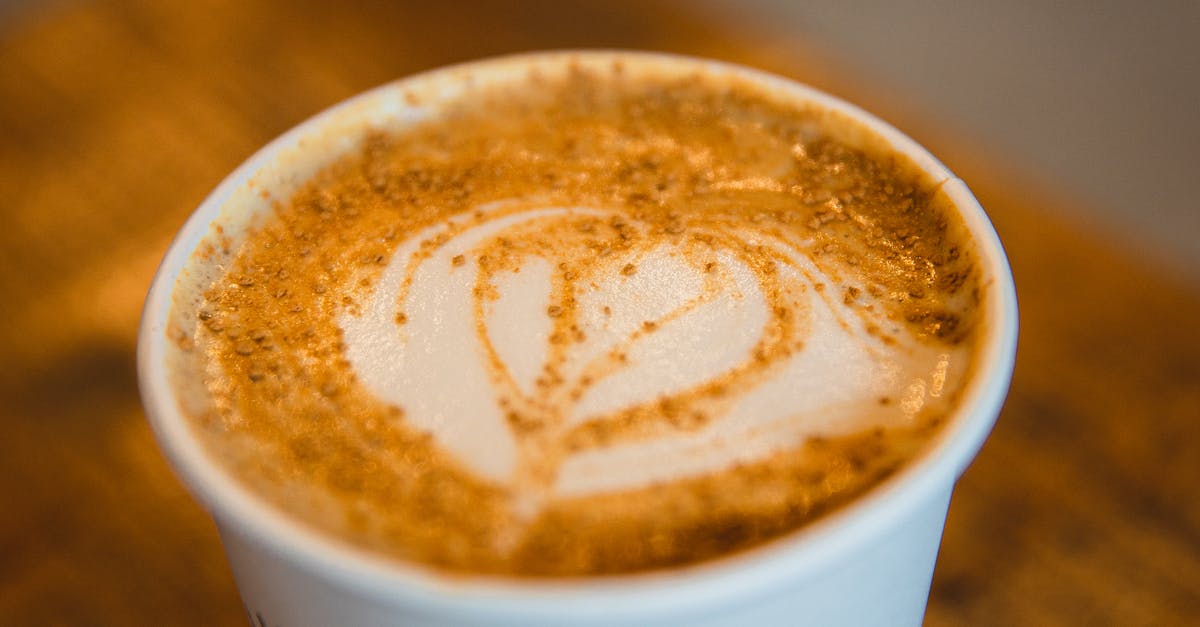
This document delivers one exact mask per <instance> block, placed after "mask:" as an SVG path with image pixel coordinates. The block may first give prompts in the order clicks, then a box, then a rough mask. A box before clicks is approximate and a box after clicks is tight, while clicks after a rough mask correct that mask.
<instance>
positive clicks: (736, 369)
mask: <svg viewBox="0 0 1200 627" xmlns="http://www.w3.org/2000/svg"><path fill="white" fill-rule="evenodd" d="M510 69H511V68H510ZM528 70H529V71H528V72H525V71H521V72H509V73H503V72H498V73H497V74H496V75H495V76H486V75H485V76H478V77H476V76H465V75H464V76H454V78H453V81H452V83H453V84H452V85H449V86H448V85H447V84H443V83H439V82H437V80H433V79H430V80H431V82H429V83H422V82H421V81H416V82H415V83H413V84H412V85H411V86H410V88H408V89H407V90H401V89H399V88H397V89H394V90H392V91H391V92H389V93H388V94H387V95H386V96H385V97H383V98H382V100H380V101H378V102H377V103H376V104H375V105H373V107H374V108H373V109H372V110H371V112H370V115H367V116H366V119H369V120H371V121H372V123H374V124H376V125H377V128H356V130H355V132H354V133H352V134H350V135H346V136H338V137H336V138H322V137H318V136H313V137H308V138H306V141H310V142H311V143H310V144H304V143H303V142H302V143H301V145H300V147H299V148H297V150H298V151H299V152H301V153H304V152H305V151H316V152H321V151H323V150H328V151H329V153H330V155H329V158H327V159H324V160H323V161H322V162H321V164H320V167H315V168H308V166H305V167H306V168H307V169H305V168H300V167H298V166H297V167H295V168H287V171H288V172H296V171H302V172H311V174H305V175H304V176H303V177H301V178H300V179H299V180H295V181H292V180H290V179H287V178H286V177H281V179H280V180H275V179H272V178H271V177H269V176H263V177H260V178H259V179H255V180H253V181H252V185H259V186H260V187H256V188H252V189H251V190H249V192H248V195H250V196H253V197H254V198H255V199H256V200H255V202H256V203H257V202H258V201H259V200H261V201H262V202H261V207H258V208H257V209H255V211H253V212H251V211H243V212H240V213H239V212H237V211H233V210H231V211H230V212H229V215H230V216H232V217H231V218H229V220H228V221H227V222H226V223H218V224H217V225H216V226H215V228H214V230H213V233H212V236H211V237H210V238H209V239H208V240H207V241H205V242H203V243H202V244H201V245H200V246H199V247H198V248H197V253H196V256H195V258H194V261H193V265H194V270H195V271H194V272H192V273H186V272H185V273H184V275H185V279H181V281H180V285H179V286H178V287H177V289H176V295H175V307H176V311H175V313H174V314H173V316H174V324H173V326H172V327H171V330H170V333H171V337H172V338H173V339H174V341H175V342H176V345H177V347H178V353H179V355H180V357H179V359H178V363H177V364H175V365H174V366H173V368H174V372H173V375H174V384H175V386H176V388H177V392H178V396H179V397H180V398H181V399H183V404H184V406H185V407H184V409H185V412H186V413H187V414H188V415H189V418H190V420H191V424H192V426H193V427H194V428H195V431H196V435H197V437H198V438H199V439H200V440H201V441H202V442H203V443H204V445H205V446H206V448H207V449H208V451H209V452H211V455H212V457H213V458H214V459H216V460H219V462H220V463H221V464H222V465H223V467H224V468H226V469H227V470H228V471H229V473H230V474H231V475H233V476H235V477H236V478H237V480H238V481H239V482H240V483H241V484H242V485H244V486H245V487H246V488H247V489H249V490H251V491H252V492H253V493H254V494H255V495H257V496H258V497H259V498H261V499H263V500H265V501H267V502H268V503H270V504H271V505H273V506H274V507H276V508H278V509H279V510H281V511H283V512H286V513H287V514H288V515H290V516H292V517H293V518H294V519H296V520H299V521H302V522H303V524H306V525H309V526H311V527H314V528H316V529H319V530H321V531H322V532H323V533H326V534H328V535H329V536H331V537H335V538H338V539H340V540H342V541H344V542H347V543H350V544H353V545H355V546H357V547H360V548H363V549H365V550H369V551H373V552H376V553H379V554H382V555H386V556H389V557H392V558H395V559H398V560H402V561H405V562H411V563H417V564H420V565H423V566H425V567H431V568H436V569H444V570H450V571H455V572H460V573H476V574H478V573H486V574H506V575H515V576H552V575H553V576H559V575H561V576H584V575H596V574H607V573H622V572H631V571H639V570H646V569H659V568H668V567H673V566H678V565H687V564H692V563H695V562H699V561H702V560H706V559H711V558H716V557H719V556H722V555H726V554H729V553H731V552H734V551H738V550H742V549H746V548H750V547H754V546H757V545H760V544H762V543H764V542H768V541H770V540H772V539H774V538H778V537H780V536H782V535H784V534H787V533H790V532H793V531H796V530H798V529H801V528H803V527H804V526H805V525H807V524H809V523H810V522H812V521H813V520H816V519H818V518H820V517H821V516H823V515H825V514H826V513H828V512H830V511H832V510H834V509H836V508H838V507H841V506H842V505H844V504H845V503H847V502H849V501H851V500H853V499H855V498H857V497H858V496H860V495H862V494H864V493H865V492H868V491H869V490H871V489H872V488H873V487H874V486H876V485H878V484H879V483H880V482H881V481H884V480H886V479H887V478H888V477H889V476H890V475H892V474H893V473H895V472H896V471H897V470H898V469H900V468H902V467H903V466H904V464H906V463H908V462H909V461H910V460H912V459H913V458H914V457H916V456H918V455H920V454H921V452H922V450H924V448H925V447H926V446H927V445H928V443H929V441H930V440H931V439H932V438H934V437H936V436H937V434H938V433H939V430H940V428H941V426H942V424H943V423H944V422H946V420H947V419H948V418H949V417H950V416H951V415H952V414H953V412H954V410H955V406H956V403H957V402H958V397H959V395H960V392H961V390H962V389H963V387H964V385H965V383H966V381H967V380H968V379H969V377H970V376H971V372H972V363H971V362H972V359H973V358H974V351H975V346H976V343H977V342H976V336H977V335H978V334H979V333H978V332H977V330H976V327H977V326H979V323H978V317H979V314H978V312H979V310H980V306H981V299H982V296H981V294H982V292H983V290H982V289H981V285H980V283H981V280H980V276H979V275H980V273H979V271H978V269H977V267H976V261H975V253H974V246H973V243H972V241H971V240H970V238H969V236H968V235H967V232H966V229H965V227H964V226H963V225H962V222H961V219H960V218H959V216H958V215H957V214H956V213H955V210H954V207H953V206H951V204H950V203H949V202H948V201H947V200H946V198H945V197H944V196H943V194H942V193H941V192H940V186H941V184H942V183H943V181H932V180H929V179H928V178H927V177H926V176H925V175H924V174H923V173H922V172H921V171H920V170H919V169H918V168H917V167H916V166H914V165H913V164H911V163H909V162H908V161H907V159H906V158H904V157H902V156H901V155H899V154H898V153H896V152H895V151H893V150H892V149H891V148H890V146H888V145H887V144H886V142H883V141H882V140H880V139H878V138H876V137H875V136H874V135H873V134H872V133H871V132H869V131H868V130H866V129H864V128H862V127H860V126H857V125H856V123H855V122H853V121H851V120H848V119H844V118H841V117H839V116H838V115H837V114H834V113H832V112H830V111H826V110H824V109H822V108H820V107H818V106H816V105H811V106H809V105H798V104H796V103H795V99H794V98H793V99H792V100H789V99H787V98H782V99H780V98H776V97H775V95H774V94H773V93H772V91H771V89H769V85H765V84H760V83H759V82H755V81H751V80H748V79H744V78H739V77H737V76H731V75H725V74H721V73H720V72H715V73H712V74H711V75H709V74H707V73H705V72H703V71H700V68H692V69H687V68H684V67H679V68H674V69H670V67H669V64H668V65H664V66H663V67H662V68H658V69H655V68H654V67H653V66H652V64H647V65H646V66H645V67H642V66H640V65H639V66H635V67H626V66H625V65H624V64H622V63H621V62H619V61H617V62H612V60H611V59H610V58H608V57H605V56H603V55H600V56H591V57H589V56H586V55H585V56H584V57H581V58H580V60H579V61H578V62H575V61H568V60H566V59H565V58H559V59H558V60H550V61H546V62H545V63H544V64H534V66H532V67H530V68H528ZM441 76H442V79H438V80H443V79H444V80H450V79H446V78H445V77H446V76H447V75H441ZM451 76H453V75H451ZM485 78H486V79H487V80H484V79H485ZM260 179H261V180H260ZM226 227H228V232H227V231H226V230H225V228H226ZM188 281H190V282H191V283H188Z"/></svg>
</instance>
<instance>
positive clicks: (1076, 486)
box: [0, 0, 1200, 625]
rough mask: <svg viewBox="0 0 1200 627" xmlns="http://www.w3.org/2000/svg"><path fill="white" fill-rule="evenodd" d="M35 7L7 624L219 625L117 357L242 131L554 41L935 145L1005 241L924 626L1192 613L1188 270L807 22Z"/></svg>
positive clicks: (582, 13)
mask: <svg viewBox="0 0 1200 627" xmlns="http://www.w3.org/2000/svg"><path fill="white" fill-rule="evenodd" d="M428 5H429V6H426V3H417V2H394V3H382V2H381V3H375V2H366V1H362V2H358V1H354V2H344V3H317V2H296V3H287V2H282V1H272V0H264V1H261V2H234V1H222V0H213V1H193V2H152V1H151V0H143V1H130V2H85V1H76V2H64V1H59V2H44V3H31V4H29V5H26V6H18V8H16V9H10V10H9V11H10V15H9V18H8V20H7V21H6V22H4V23H0V192H2V194H0V320H3V323H2V324H0V355H2V357H3V359H2V360H0V512H2V513H0V624H2V625H32V624H63V625H92V624H103V625H139V624H156V625H162V624H180V625H237V624H243V621H244V618H243V615H242V613H241V609H240V606H239V601H238V597H237V593H236V591H235V590H234V587H233V582H232V580H231V578H230V575H229V572H228V568H227V566H226V565H225V562H224V558H223V556H222V554H221V549H220V547H219V545H218V542H217V538H216V535H215V533H214V530H213V528H212V525H211V523H210V522H209V520H208V519H207V518H206V516H205V515H204V513H203V512H202V511H201V510H200V509H199V508H198V507H197V506H196V505H195V504H194V503H193V502H192V501H191V499H190V498H189V497H188V496H187V494H186V493H185V492H184V491H183V488H182V487H181V486H180V485H179V484H178V482H177V481H176V480H175V478H174V476H173V475H172V474H171V471H170V470H169V469H168V468H167V466H166V464H165V462H164V461H163V459H162V458H161V456H160V455H159V453H158V452H157V450H156V449H155V446H154V443H153V441H152V439H151V436H150V432H149V429H148V427H147V425H146V423H145V421H144V418H143V416H142V412H141V408H140V405H139V401H138V397H137V390H136V384H135V377H134V365H133V363H134V333H135V328H136V323H137V319H138V315H139V309H140V306H141V302H142V298H143V295H144V293H145V289H146V287H147V285H148V283H149V281H150V277H151V274H152V273H153V271H154V268H155V265H156V264H157V262H158V260H159V258H160V257H161V255H162V253H163V251H164V249H165V247H166V245H167V243H168V241H169V239H170V237H171V235H172V233H173V232H174V231H175V230H176V229H177V228H178V227H179V226H180V225H181V224H182V222H183V220H184V218H185V217H186V216H187V214H188V213H189V212H190V211H191V210H192V209H193V208H194V207H195V206H196V205H197V204H198V203H199V202H200V200H201V199H202V198H203V197H204V196H205V195H206V194H207V192H208V191H209V190H210V189H211V188H212V187H213V186H215V185H216V183H217V182H218V181H219V180H220V179H221V178H222V177H223V176H224V175H225V174H226V173H228V172H229V171H231V170H232V169H233V168H234V167H235V166H236V165H237V164H238V163H239V162H241V161H242V160H243V159H245V158H246V157H247V156H248V155H249V154H250V153H251V152H252V151H253V150H254V149H255V148H257V147H258V146H261V145H262V144H264V143H265V142H266V141H267V140H269V139H271V138H272V137H274V136H276V135H277V134H279V133H280V132H282V131H284V130H285V129H287V128H289V127H291V126H292V125H294V124H296V123H298V122H300V121H301V120H302V119H304V118H306V117H308V116H310V115H312V114H313V113H315V112H317V111H318V110H320V109H322V108H324V107H326V106H328V105H330V104H333V103H334V102H337V101H339V100H341V99H343V98H345V97H347V96H350V95H352V94H354V93H356V92H359V91H361V90H363V89H366V88H368V87H371V86H374V85H377V84H380V83H383V82H386V81H388V80H391V79H394V78H398V77H400V76H404V75H406V74H409V73H412V72H414V71H417V70H421V69H426V68H431V67H436V66H439V65H443V64H446V63H449V62H453V61H460V60H466V59H471V58H477V57H481V56H486V55H491V54H496V53H502V52H511V51H518V50H527V49H535V48H555V47H600V46H604V47H631V48H647V49H661V50H671V51H677V52H685V53H692V54H699V55H704V56H713V57H720V58H725V59H728V60H732V61H738V62H743V63H748V64H752V65H756V66H759V67H763V68H766V69H769V70H774V71H777V72H781V73H784V74H787V75H790V76H792V77H795V78H798V79H800V80H804V81H807V82H810V83H813V84H815V85H817V86H819V87H822V88H825V89H827V90H830V91H832V92H834V93H837V94H840V95H843V96H846V97H849V98H851V99H852V100H856V101H858V102H860V103H862V104H864V105H865V106H867V107H868V108H870V109H874V110H876V111H877V112H879V113H881V114H882V115H884V117H887V118H890V119H891V120H893V121H894V122H896V123H898V125H899V126H900V127H901V128H902V129H904V130H906V131H908V132H910V134H913V135H914V136H915V137H916V138H917V139H918V140H919V141H921V142H923V143H925V144H926V145H927V146H929V147H930V148H932V149H933V150H934V152H935V153H938V154H939V155H940V156H941V157H943V158H944V160H945V161H946V162H947V163H948V164H949V165H950V167H951V168H952V169H955V170H956V171H957V172H958V173H959V174H960V175H961V176H962V177H963V178H964V179H965V180H967V182H968V183H969V184H970V185H971V186H972V187H973V189H974V190H975V191H976V193H977V194H978V196H979V197H980V200H981V201H982V202H983V204H984V206H985V207H987V209H988V210H989V212H990V213H991V215H992V217H993V219H994V221H995V223H996V225H997V228H998V230H999V231H1000V234H1001V237H1002V239H1003V240H1004V242H1005V244H1006V246H1007V247H1008V250H1009V253H1010V256H1011V258H1012V263H1013V266H1014V271H1015V274H1016V277H1017V282H1018V288H1019V293H1020V301H1021V310H1022V332H1021V346H1020V352H1019V358H1018V366H1017V372H1016V377H1015V382H1014V385H1013V389H1012V393H1011V395H1010V397H1009V402H1008V405H1007V407H1006V408H1005V411H1004V413H1003V415H1002V417H1001V419H1000V422H999V425H998V427H997V429H996V431H995V433H994V434H993V436H992V438H991V440H990V441H989V442H988V444H987V446H986V447H985V448H984V450H983V452H982V454H981V455H980V457H979V459H978V461H977V462H976V464H975V465H974V466H973V467H972V469H971V470H970V471H969V472H968V473H967V475H966V477H965V479H964V480H963V482H962V483H961V484H960V487H959V489H958V491H957V492H956V495H955V499H954V503H953V506H952V507H951V511H950V519H949V522H948V525H947V528H946V533H945V541H944V543H943V547H942V555H941V557H940V560H939V562H938V567H937V572H936V575H935V580H934V584H933V591H932V596H931V599H930V604H929V612H928V619H927V623H928V624H930V625H1095V624H1116V625H1172V624H1178V625H1189V624H1190V625H1195V624H1200V490H1197V488H1196V486H1195V484H1196V482H1197V480H1198V479H1200V322H1198V320H1200V294H1198V293H1197V291H1196V290H1195V289H1194V288H1187V287H1186V286H1184V285H1183V284H1181V283H1178V282H1174V281H1173V280H1172V279H1171V278H1170V277H1167V276H1163V275H1162V274H1161V273H1160V272H1158V271H1157V270H1156V269H1154V268H1150V267H1147V266H1145V265H1143V262H1142V260H1141V259H1140V258H1139V254H1138V251H1136V250H1131V249H1128V248H1124V247H1123V245H1122V243H1121V242H1120V240H1119V238H1117V239H1114V238H1112V237H1104V236H1100V235H1098V234H1096V233H1095V232H1093V231H1092V230H1091V229H1090V227H1087V226H1086V225H1084V224H1083V223H1084V222H1085V220H1082V219H1079V220H1075V221H1074V223H1072V221H1070V220H1068V219H1067V218H1065V217H1064V216H1069V215H1073V213H1074V214H1077V215H1081V216H1082V215H1086V212H1084V211H1082V210H1083V209H1086V208H1080V207H1073V206H1071V205H1070V202H1069V201H1068V200H1064V199H1063V198H1060V197H1058V196H1056V195H1055V190H1054V189H1053V186H1049V187H1044V186H1042V187H1039V186H1038V185H1036V184H1035V183H1032V182H1030V181H1029V180H1028V179H1027V178H1024V177H1023V176H1022V175H1020V174H1019V173H1016V172H1015V171H1014V170H1013V169H1012V168H1010V167H1007V166H1006V165H1004V164H1001V163H997V162H996V161H995V160H994V159H992V158H989V156H988V155H987V154H986V153H984V152H983V151H982V150H981V149H980V148H978V147H977V146H973V145H971V144H969V143H968V142H966V141H965V140H963V139H962V138H959V137H956V136H954V135H953V134H951V133H947V132H946V131H944V130H941V129H939V128H938V127H937V125H936V124H935V121H934V120H931V119H928V118H925V117H922V115H921V112H920V111H906V110H902V109H901V108H900V107H897V106H896V105H895V104H894V103H892V102H890V101H889V98H888V94H886V93H882V92H879V91H876V90H873V89H872V88H871V86H870V85H864V84H861V83H858V82H856V81H855V78H854V77H853V76H847V75H846V74H844V73H842V72H839V71H838V70H839V68H837V67H836V65H835V64H834V63H833V62H832V61H831V60H830V59H828V58H827V57H825V56H823V55H822V53H821V51H819V50H813V49H810V48H809V47H808V46H807V45H806V44H805V43H804V42H802V41H789V40H780V39H778V38H772V37H771V36H769V34H767V33H765V32H758V31H756V30H755V27H753V26H750V25H739V24H736V23H734V24H729V23H726V20H720V19H712V18H705V17H702V16H699V15H696V14H694V13H691V12H690V11H688V10H687V9H686V6H685V3H680V4H678V5H672V4H659V3H654V4H651V5H646V4H643V3H616V4H613V3H609V2H604V1H603V0H581V1H571V2H551V1H549V0H545V1H537V2H526V3H520V4H514V3H508V2H499V1H478V2H470V3H459V4H454V3H428Z"/></svg>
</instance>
